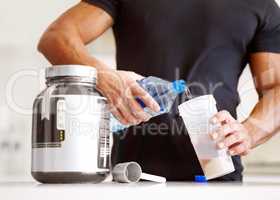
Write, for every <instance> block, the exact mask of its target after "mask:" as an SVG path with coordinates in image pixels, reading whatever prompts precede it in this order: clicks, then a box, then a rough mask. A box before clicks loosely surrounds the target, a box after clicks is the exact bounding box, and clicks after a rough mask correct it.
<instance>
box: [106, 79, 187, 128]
mask: <svg viewBox="0 0 280 200" xmlns="http://www.w3.org/2000/svg"><path fill="white" fill-rule="evenodd" d="M137 82H138V84H139V85H140V86H141V87H142V88H143V89H145V90H146V91H147V92H148V93H149V94H150V95H151V96H152V97H153V98H154V99H155V101H156V102H157V103H158V104H159V106H160V111H159V112H153V111H152V110H150V109H149V108H147V107H146V105H145V104H144V102H143V101H142V100H141V98H136V100H137V102H138V103H139V104H140V105H141V106H142V108H143V109H144V111H145V112H147V113H149V114H150V115H151V116H152V117H156V116H158V115H161V114H164V113H168V112H169V111H170V110H171V108H172V105H173V104H174V102H175V100H176V98H177V96H178V95H179V94H181V93H184V92H186V93H187V95H190V92H189V90H188V88H187V85H186V82H185V81H184V80H176V81H173V82H169V81H166V80H163V79H160V78H157V77H153V76H150V77H147V78H145V79H142V80H140V81H137ZM128 127H129V126H125V125H123V124H121V123H120V122H119V121H118V120H117V119H116V118H115V117H114V116H113V115H112V116H111V131H112V132H113V133H115V132H118V131H121V130H124V129H126V128H128Z"/></svg>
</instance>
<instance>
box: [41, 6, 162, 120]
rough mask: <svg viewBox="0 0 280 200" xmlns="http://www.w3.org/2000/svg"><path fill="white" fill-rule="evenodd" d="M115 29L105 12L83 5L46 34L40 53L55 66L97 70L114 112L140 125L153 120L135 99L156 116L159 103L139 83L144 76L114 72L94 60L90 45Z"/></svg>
mask: <svg viewBox="0 0 280 200" xmlns="http://www.w3.org/2000/svg"><path fill="white" fill-rule="evenodd" d="M112 25H113V19H112V17H111V16H110V15H109V14H107V13H106V12H105V11H103V10H102V9H100V8H98V7H95V6H93V5H90V4H88V3H86V2H80V3H79V4H77V5H76V6H74V7H73V8H71V9H69V10H68V11H67V12H65V13H64V14H63V15H62V16H61V17H59V18H58V19H57V20H56V21H55V22H54V23H52V24H51V25H50V26H49V28H48V29H47V30H46V32H45V33H44V34H43V36H42V38H41V40H40V42H39V45H38V49H39V51H40V52H41V53H42V54H43V55H44V56H45V57H46V58H47V59H48V60H49V61H50V63H52V64H53V65H63V64H65V65H67V64H80V65H88V66H92V67H95V68H96V69H97V72H98V73H97V74H98V79H97V80H98V81H97V88H98V89H99V91H100V92H102V94H103V95H104V96H105V97H106V98H107V99H108V102H109V104H110V106H111V108H112V109H111V112H112V113H113V114H114V115H115V117H117V118H118V119H119V121H120V122H122V123H123V124H138V123H140V122H143V121H147V120H148V119H149V118H150V117H151V116H150V115H148V114H147V113H146V112H144V110H143V108H142V107H141V106H140V105H139V104H138V103H137V101H136V100H135V97H140V98H141V99H142V100H143V101H144V103H145V105H146V106H147V107H149V108H150V109H151V110H153V111H154V112H158V111H159V110H160V108H159V105H158V104H157V102H156V101H155V100H154V99H153V98H152V97H151V96H150V95H149V94H148V93H147V92H146V91H145V90H144V89H143V88H141V87H140V86H139V85H138V84H137V82H136V80H139V79H142V78H143V77H142V76H141V75H138V74H135V73H134V72H128V71H117V70H111V69H110V68H109V67H108V66H106V65H105V64H104V63H103V62H101V61H99V60H98V59H96V58H95V57H92V56H91V55H90V54H89V53H88V51H87V50H86V44H87V43H89V42H91V41H94V40H95V39H96V38H98V37H99V36H100V35H102V34H103V33H104V32H105V31H106V30H108V29H109V28H110V27H111V26H112Z"/></svg>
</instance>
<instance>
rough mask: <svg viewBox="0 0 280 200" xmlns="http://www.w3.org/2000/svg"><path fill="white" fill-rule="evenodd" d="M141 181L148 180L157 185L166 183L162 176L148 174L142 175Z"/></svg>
mask: <svg viewBox="0 0 280 200" xmlns="http://www.w3.org/2000/svg"><path fill="white" fill-rule="evenodd" d="M141 179H143V180H146V181H153V182H156V183H166V178H164V177H161V176H155V175H151V174H146V173H142V174H141Z"/></svg>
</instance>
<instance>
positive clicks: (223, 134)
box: [211, 111, 253, 156]
mask: <svg viewBox="0 0 280 200" xmlns="http://www.w3.org/2000/svg"><path fill="white" fill-rule="evenodd" d="M211 123H212V124H215V125H220V127H219V128H218V129H217V130H215V131H214V132H213V133H211V138H212V139H213V140H214V141H215V142H216V143H217V148H219V149H224V148H228V150H229V153H230V155H232V156H235V155H241V156H244V155H247V154H248V153H249V152H250V150H251V148H252V147H253V144H252V143H253V138H252V136H251V135H250V133H249V131H248V129H247V128H246V127H245V125H243V124H241V123H239V122H238V121H237V120H235V119H234V118H233V117H232V116H231V114H230V113H229V112H228V111H221V112H219V113H217V114H216V115H215V116H214V117H213V118H212V119H211Z"/></svg>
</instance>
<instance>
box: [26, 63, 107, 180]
mask: <svg viewBox="0 0 280 200" xmlns="http://www.w3.org/2000/svg"><path fill="white" fill-rule="evenodd" d="M96 81H97V73H96V70H95V68H93V67H89V66H79V65H68V66H54V67H50V68H47V69H46V85H47V88H46V89H45V90H44V91H43V92H41V93H40V94H39V95H38V96H37V98H36V99H35V101H34V105H33V122H32V170H31V171H32V176H33V177H34V178H35V179H36V180H37V181H39V182H41V183H83V182H102V181H103V180H104V179H105V178H106V177H107V176H108V175H109V172H110V155H111V144H110V141H111V140H110V138H111V134H110V129H109V128H110V119H109V117H110V113H109V110H108V106H107V100H106V98H104V97H103V96H102V95H101V94H100V93H99V92H98V90H97V89H96Z"/></svg>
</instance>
